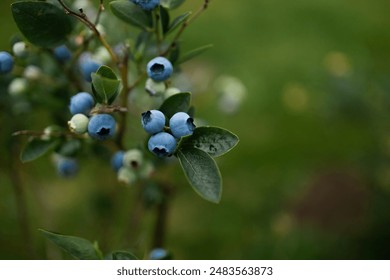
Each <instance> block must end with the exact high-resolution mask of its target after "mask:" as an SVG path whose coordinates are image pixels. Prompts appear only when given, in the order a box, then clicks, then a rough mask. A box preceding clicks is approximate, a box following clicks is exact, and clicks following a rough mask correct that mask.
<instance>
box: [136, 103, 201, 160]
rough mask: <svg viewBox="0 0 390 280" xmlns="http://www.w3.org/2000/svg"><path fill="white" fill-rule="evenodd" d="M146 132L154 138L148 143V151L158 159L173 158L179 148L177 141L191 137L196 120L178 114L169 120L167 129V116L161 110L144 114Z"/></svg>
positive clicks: (180, 113) (182, 113)
mask: <svg viewBox="0 0 390 280" xmlns="http://www.w3.org/2000/svg"><path fill="white" fill-rule="evenodd" d="M141 123H142V126H143V128H144V130H145V131H146V132H147V133H149V134H151V135H152V136H151V137H150V138H149V141H148V149H149V151H151V152H152V153H154V154H155V155H156V156H158V157H167V156H171V155H172V154H173V153H174V152H175V150H176V146H177V139H180V138H181V137H183V136H187V135H191V134H192V133H193V131H194V130H195V125H194V120H193V119H192V118H191V117H190V116H189V115H188V114H187V113H185V112H178V113H176V114H174V115H173V116H172V117H171V118H170V119H169V126H168V127H166V126H165V123H166V118H165V115H164V114H163V113H162V112H161V111H159V110H150V111H146V112H144V113H142V119H141Z"/></svg>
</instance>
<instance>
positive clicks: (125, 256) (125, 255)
mask: <svg viewBox="0 0 390 280" xmlns="http://www.w3.org/2000/svg"><path fill="white" fill-rule="evenodd" d="M112 259H113V260H138V258H137V257H136V256H135V255H134V254H132V253H130V252H127V251H115V252H113V253H112Z"/></svg>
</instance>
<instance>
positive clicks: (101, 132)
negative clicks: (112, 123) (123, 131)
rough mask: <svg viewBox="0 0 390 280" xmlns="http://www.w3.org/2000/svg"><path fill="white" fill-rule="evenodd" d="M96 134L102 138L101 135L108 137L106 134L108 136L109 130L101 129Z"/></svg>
mask: <svg viewBox="0 0 390 280" xmlns="http://www.w3.org/2000/svg"><path fill="white" fill-rule="evenodd" d="M97 134H98V135H101V136H103V135H108V134H110V129H109V128H105V127H103V128H101V129H100V130H99V131H98V132H97Z"/></svg>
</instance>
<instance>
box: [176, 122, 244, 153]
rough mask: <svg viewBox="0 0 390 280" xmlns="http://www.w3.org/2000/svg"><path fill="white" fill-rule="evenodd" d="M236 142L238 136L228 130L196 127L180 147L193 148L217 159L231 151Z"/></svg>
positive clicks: (182, 141)
mask: <svg viewBox="0 0 390 280" xmlns="http://www.w3.org/2000/svg"><path fill="white" fill-rule="evenodd" d="M238 141H239V138H238V136H237V135H235V134H233V133H232V132H230V131H229V130H226V129H223V128H220V127H212V126H203V127H197V128H196V129H195V130H194V133H193V134H192V135H190V136H187V137H183V138H182V140H181V142H180V146H183V147H194V148H197V149H200V150H202V151H204V152H206V153H208V154H209V155H210V156H212V157H218V156H221V155H223V154H226V153H227V152H229V151H230V150H231V149H233V148H234V147H235V146H236V145H237V143H238Z"/></svg>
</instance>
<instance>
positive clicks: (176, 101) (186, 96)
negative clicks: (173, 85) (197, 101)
mask: <svg viewBox="0 0 390 280" xmlns="http://www.w3.org/2000/svg"><path fill="white" fill-rule="evenodd" d="M190 103H191V93H189V92H182V93H178V94H175V95H173V96H171V97H169V98H167V99H166V100H165V101H164V103H163V104H162V105H161V106H160V109H159V110H160V111H161V112H163V113H164V115H165V116H166V117H167V118H171V117H172V116H173V115H174V114H175V113H177V112H187V111H188V109H189V108H190Z"/></svg>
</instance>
